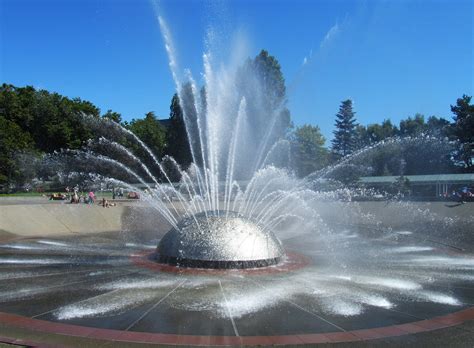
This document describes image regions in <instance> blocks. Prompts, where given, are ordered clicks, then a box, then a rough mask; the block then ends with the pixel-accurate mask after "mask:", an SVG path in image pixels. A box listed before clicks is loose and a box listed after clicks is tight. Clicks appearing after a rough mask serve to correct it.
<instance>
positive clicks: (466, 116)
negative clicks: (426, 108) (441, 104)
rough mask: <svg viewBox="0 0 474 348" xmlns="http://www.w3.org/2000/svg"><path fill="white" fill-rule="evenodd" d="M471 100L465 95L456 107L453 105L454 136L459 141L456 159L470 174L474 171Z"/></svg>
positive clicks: (473, 105)
mask: <svg viewBox="0 0 474 348" xmlns="http://www.w3.org/2000/svg"><path fill="white" fill-rule="evenodd" d="M471 98H472V97H470V96H467V95H463V96H462V98H459V99H458V100H457V101H456V105H454V106H453V105H451V111H452V112H453V113H454V117H453V119H454V126H453V135H454V137H455V139H456V140H458V141H459V147H458V149H457V151H456V154H455V158H456V160H458V161H460V162H461V163H462V164H463V165H464V167H465V169H466V170H467V171H469V172H471V171H473V169H474V104H471Z"/></svg>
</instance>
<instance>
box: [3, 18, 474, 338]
mask: <svg viewBox="0 0 474 348" xmlns="http://www.w3.org/2000/svg"><path fill="white" fill-rule="evenodd" d="M159 24H160V26H161V30H162V33H163V36H164V39H165V44H166V49H167V52H168V55H169V62H170V68H171V71H172V75H173V77H174V80H175V82H176V91H177V94H178V96H179V100H180V103H181V108H182V110H183V118H184V121H185V124H186V131H187V135H188V138H189V143H190V151H191V155H192V159H193V161H192V163H191V164H190V166H189V168H188V169H187V170H183V169H182V168H180V166H179V165H178V164H177V163H176V161H174V159H172V158H165V159H163V160H158V159H157V158H156V156H155V155H154V154H153V152H152V151H151V150H150V149H148V147H146V146H145V144H144V143H143V142H142V141H141V140H140V139H139V138H137V137H136V136H135V135H134V134H133V133H131V132H130V131H128V130H127V129H124V128H122V127H121V126H120V125H118V124H116V123H113V122H108V121H104V120H96V119H91V118H89V117H87V116H86V115H85V116H84V122H88V123H89V124H90V127H92V129H94V130H95V132H96V134H97V139H93V140H91V141H90V143H89V144H88V147H87V149H85V150H84V151H67V152H64V153H62V154H55V155H54V156H51V157H50V158H49V162H48V163H49V165H50V166H54V168H55V170H57V172H61V171H62V169H64V168H66V167H67V166H69V167H70V166H71V163H74V164H75V166H74V168H75V172H73V174H74V175H82V176H87V177H88V178H89V179H90V180H91V181H94V182H100V183H102V182H108V183H112V184H113V185H115V186H121V187H124V188H125V189H129V190H132V191H135V190H137V188H136V186H135V184H133V185H132V184H131V183H130V182H131V181H133V182H135V183H137V182H138V183H139V184H140V185H141V187H142V188H144V189H145V190H146V191H143V193H142V202H144V203H146V205H144V204H142V203H141V202H140V203H137V205H131V206H125V207H124V210H123V215H122V216H123V217H122V220H123V224H124V227H123V230H124V231H123V234H117V233H115V234H103V233H102V234H92V235H88V234H84V235H81V234H73V235H71V236H69V237H64V236H63V237H59V238H43V237H41V238H29V239H23V240H15V241H12V242H9V243H3V244H0V279H2V280H4V281H3V282H2V283H1V284H0V310H1V311H2V312H3V313H2V314H1V315H0V323H3V324H5V325H13V324H15V323H16V324H15V325H19V326H20V327H22V328H24V329H25V328H28V329H32V330H39V331H43V332H47V333H50V334H57V333H59V334H61V335H72V336H75V337H78V336H79V337H87V338H89V339H90V338H93V339H104V338H106V339H110V340H115V341H119V342H142V343H163V344H184V345H191V344H196V345H211V344H212V345H245V344H249V345H255V344H262V345H265V344H303V343H312V344H314V343H320V342H343V341H356V340H361V339H374V338H380V337H386V336H390V335H403V334H411V333H415V332H423V331H427V330H432V329H436V328H442V327H449V326H452V325H456V324H459V323H462V322H464V321H465V320H468V319H472V318H473V317H474V314H473V311H472V309H471V303H473V301H474V287H473V286H472V281H473V280H474V277H473V275H472V271H473V269H474V261H473V259H472V250H470V249H464V248H465V245H468V247H469V245H470V244H465V243H466V240H468V238H469V233H470V229H471V227H472V222H473V218H472V215H469V214H467V213H465V212H464V213H463V214H464V215H463V214H459V215H456V214H455V213H454V212H452V210H451V211H449V212H448V213H444V210H443V213H440V212H438V211H436V209H431V206H430V205H426V204H425V205H423V204H417V203H407V202H397V201H393V202H360V203H357V202H352V201H351V199H350V198H351V197H353V196H354V195H355V192H354V191H351V190H350V189H349V188H347V187H344V185H341V184H339V186H337V188H336V189H335V190H330V189H325V190H322V189H321V190H320V189H318V187H320V186H324V185H325V186H326V187H327V186H328V181H330V177H331V175H330V174H331V173H333V172H334V171H336V170H340V169H341V168H342V167H344V166H348V165H353V164H354V163H356V164H357V163H359V162H360V163H363V162H364V158H365V156H371V154H372V153H373V151H377V149H378V148H381V147H387V146H403V142H410V143H411V144H412V143H413V142H416V141H419V140H415V139H410V140H404V141H400V140H391V141H387V142H385V143H384V144H378V145H375V146H372V147H371V148H367V149H363V150H361V151H359V152H358V153H356V154H354V155H353V156H352V157H350V158H347V159H345V160H343V161H342V162H341V163H339V164H337V165H335V166H332V167H329V168H325V169H323V170H321V171H319V172H316V173H313V174H312V175H310V176H308V177H306V178H304V179H298V178H297V177H296V176H295V175H294V174H293V172H292V170H291V168H289V165H288V164H289V161H288V143H287V142H286V141H285V140H281V136H280V135H281V132H280V130H281V129H280V128H279V125H280V123H281V122H282V120H283V118H284V116H285V109H286V108H285V100H283V99H279V98H269V97H268V96H275V95H276V96H278V91H275V90H271V89H269V87H268V86H267V85H265V84H263V81H262V80H261V79H259V78H258V76H257V77H256V76H255V74H253V73H252V71H246V70H245V69H242V67H241V66H240V65H239V64H229V65H228V66H226V65H222V64H221V62H220V61H218V60H217V59H216V60H214V59H215V57H214V55H213V53H212V52H208V53H206V54H205V55H204V56H203V60H204V88H203V89H201V90H200V89H199V88H198V86H197V84H196V83H195V81H194V80H193V78H192V76H191V74H190V73H189V72H187V73H186V75H187V80H186V81H187V82H186V83H184V84H183V83H182V82H181V79H180V78H179V69H178V65H177V60H176V56H175V50H174V47H173V41H172V40H171V35H170V31H169V30H168V28H167V26H166V23H165V21H164V20H163V18H161V17H160V18H159ZM234 60H235V61H239V62H241V61H242V60H239V59H237V58H235V59H234ZM102 135H104V136H105V137H102ZM118 139H126V140H127V141H128V143H129V144H134V145H135V146H137V147H139V149H140V151H141V154H142V156H143V157H146V160H147V162H146V163H147V164H145V161H144V159H143V158H139V156H138V155H136V153H134V152H133V151H131V150H130V149H129V148H127V147H125V146H124V145H123V143H121V142H120V141H119V140H118ZM423 141H425V143H426V140H423ZM429 141H434V140H429ZM71 155H72V156H71ZM156 172H158V173H159V174H158V175H159V176H158V175H157V174H156ZM172 173H179V175H178V176H179V177H180V183H179V185H176V183H174V182H173V180H172ZM100 209H102V208H100ZM117 209H118V208H117ZM94 212H96V210H94V209H93V208H91V207H84V209H81V210H79V208H78V210H76V213H77V214H92V213H94ZM50 213H51V214H52V215H53V214H56V213H57V212H56V211H55V210H53V209H52V210H51V211H50ZM102 214H106V213H102ZM449 214H451V215H449ZM87 216H92V215H87ZM103 217H107V216H106V215H104V216H103ZM25 219H26V217H25ZM70 220H71V218H70V217H64V216H61V218H58V221H60V222H61V223H62V224H67V223H68V222H70ZM73 220H74V219H73ZM129 220H130V223H129V225H128V226H129V227H128V228H127V227H126V226H125V225H126V223H128V222H129ZM148 220H150V222H149V223H148V225H147V226H150V227H148V228H147V229H146V228H145V227H143V228H142V229H143V230H145V229H146V233H141V232H142V231H141V230H140V228H138V227H137V226H142V225H143V226H145V222H146V221H148ZM84 221H87V219H86V220H84ZM127 229H129V230H131V232H132V233H131V234H127V233H126V232H127V231H126V230H127ZM150 236H152V237H150ZM454 236H456V238H458V239H456V238H455V237H454ZM0 336H1V335H0Z"/></svg>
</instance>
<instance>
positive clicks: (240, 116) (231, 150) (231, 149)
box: [224, 97, 247, 217]
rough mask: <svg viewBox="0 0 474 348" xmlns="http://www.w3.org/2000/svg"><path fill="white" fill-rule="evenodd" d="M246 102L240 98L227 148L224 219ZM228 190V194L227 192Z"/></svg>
mask: <svg viewBox="0 0 474 348" xmlns="http://www.w3.org/2000/svg"><path fill="white" fill-rule="evenodd" d="M246 108H247V102H246V100H245V97H242V99H241V101H240V105H239V111H238V114H237V119H236V121H235V129H234V131H233V134H232V139H231V142H230V147H229V156H228V159H227V174H226V180H225V183H226V185H225V193H224V202H225V203H224V209H225V210H226V217H227V216H228V211H229V206H230V198H231V195H232V182H233V175H234V164H235V156H236V148H237V139H238V138H239V136H240V128H241V123H242V122H243V120H244V119H245V117H247V116H246V115H247V113H246ZM229 189H230V192H229Z"/></svg>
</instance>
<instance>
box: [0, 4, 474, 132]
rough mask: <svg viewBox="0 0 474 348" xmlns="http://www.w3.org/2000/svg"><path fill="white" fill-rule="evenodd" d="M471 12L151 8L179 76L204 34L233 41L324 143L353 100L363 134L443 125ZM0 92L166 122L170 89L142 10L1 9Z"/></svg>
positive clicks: (466, 89) (365, 7)
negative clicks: (416, 124)
mask: <svg viewBox="0 0 474 348" xmlns="http://www.w3.org/2000/svg"><path fill="white" fill-rule="evenodd" d="M473 7H474V5H473V2H472V1H470V0H452V1H450V0H444V1H441V0H411V1H404V0H391V1H382V0H379V1H368V0H353V1H352V0H351V1H350V0H345V1H343V0H326V1H318V0H306V1H304V0H296V1H290V0H275V1H270V0H234V1H222V0H221V1H198V0H186V1H185V0H169V1H164V0H163V1H159V3H158V12H159V14H160V15H162V16H163V17H164V18H165V19H166V21H167V23H168V26H169V28H170V30H171V32H172V35H173V38H174V40H175V42H176V48H177V52H178V58H179V61H180V66H181V67H183V68H190V69H191V70H192V71H193V74H194V75H195V76H197V77H199V76H200V73H201V72H202V53H203V51H204V47H205V44H204V38H205V34H206V31H207V30H208V29H209V28H210V27H212V28H214V30H215V31H216V32H218V34H219V35H220V36H221V37H222V38H223V41H226V40H227V39H228V38H230V37H232V33H233V32H238V33H241V34H242V35H244V36H245V37H246V38H247V43H248V47H249V53H250V54H251V55H252V56H254V55H256V54H257V53H258V52H259V51H260V49H262V48H264V49H267V50H268V51H269V52H270V54H272V55H274V56H276V57H277V59H278V60H279V61H280V64H281V66H282V70H283V73H284V76H285V78H286V82H287V87H288V99H289V107H290V111H291V113H292V118H293V121H294V123H295V124H296V125H301V124H304V123H311V124H317V125H319V126H320V127H321V129H322V131H323V134H324V135H325V136H326V137H327V138H331V136H332V130H333V123H334V115H335V113H336V112H337V110H338V107H339V104H340V102H341V101H342V100H344V99H347V98H352V99H353V101H354V107H355V111H356V113H357V114H356V116H357V119H358V121H359V122H360V123H362V124H369V123H375V122H381V121H382V120H383V119H385V118H390V119H391V120H392V121H394V122H398V121H399V120H400V119H402V118H406V117H408V116H412V115H414V114H415V113H422V114H425V115H426V116H429V115H437V116H442V117H445V118H451V112H450V104H454V103H455V101H456V98H458V97H460V96H461V95H462V94H468V95H472V94H473V80H474V76H473V74H474V72H473V70H474V69H473V61H474V59H473V53H472V50H473V46H474V42H473V36H474V33H473V32H474V29H473V28H474V26H473V17H474V13H473V11H474V9H473ZM0 28H1V30H0V34H1V37H0V46H1V56H0V59H1V60H0V81H1V82H7V83H12V84H14V85H18V86H24V85H33V86H35V87H38V88H44V89H47V90H50V91H56V92H58V93H61V94H64V95H67V96H69V97H81V98H82V99H85V100H90V101H91V102H93V103H94V104H96V105H98V106H99V107H100V108H101V110H102V111H103V112H105V111H106V110H107V109H113V110H114V111H117V112H120V113H121V114H122V115H123V117H124V119H126V120H129V119H131V118H134V117H135V118H138V117H142V116H143V115H144V114H145V113H146V112H148V111H151V110H153V111H155V112H156V113H157V115H159V116H160V117H161V118H166V117H168V114H169V104H170V100H171V96H172V94H173V93H174V84H173V81H172V79H171V74H170V72H169V68H168V61H167V56H166V52H165V49H164V46H163V40H162V37H161V34H160V31H159V25H158V23H157V20H156V14H155V11H154V7H153V6H152V3H151V2H150V1H148V0H95V1H94V0H0Z"/></svg>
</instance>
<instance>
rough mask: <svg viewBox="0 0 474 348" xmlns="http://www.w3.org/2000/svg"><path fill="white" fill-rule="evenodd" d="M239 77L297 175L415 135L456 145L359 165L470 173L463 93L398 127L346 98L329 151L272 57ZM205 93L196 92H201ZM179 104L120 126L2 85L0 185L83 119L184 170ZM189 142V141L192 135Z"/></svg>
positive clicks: (86, 108) (69, 103)
mask: <svg viewBox="0 0 474 348" xmlns="http://www.w3.org/2000/svg"><path fill="white" fill-rule="evenodd" d="M239 76H241V78H240V80H238V81H237V88H239V91H240V93H241V94H242V95H243V96H245V98H246V100H247V110H248V114H249V115H250V117H252V118H253V120H252V122H253V124H252V127H251V130H252V132H254V133H255V134H254V137H258V136H260V134H261V132H262V131H263V130H264V129H265V128H266V127H268V126H267V123H268V119H269V117H270V113H271V112H275V110H277V113H278V115H277V116H278V117H276V122H275V129H276V131H275V132H274V135H273V136H274V137H275V140H276V139H278V138H284V139H286V140H288V143H289V144H290V150H291V167H292V168H293V169H294V170H295V172H296V174H297V175H298V176H301V177H303V176H306V175H308V174H309V173H312V172H314V171H317V170H320V169H322V168H324V167H326V166H328V165H330V164H333V163H337V162H338V161H341V159H344V158H347V157H349V156H353V154H354V153H357V151H359V150H360V149H362V148H367V147H371V146H373V145H375V144H378V143H380V142H381V141H384V140H386V139H393V138H394V137H398V138H400V139H404V138H409V137H411V138H413V137H420V136H425V137H426V136H430V137H432V138H436V139H447V140H449V141H451V142H452V143H454V144H455V145H454V148H450V149H449V150H446V149H444V148H443V149H440V148H434V150H433V148H432V147H430V148H427V147H426V146H421V148H420V147H419V146H418V145H416V144H415V143H413V144H412V143H410V145H408V146H404V147H402V148H400V147H392V148H382V149H380V150H378V151H376V152H374V154H372V155H371V156H370V157H369V159H368V160H367V159H365V160H364V161H365V162H366V163H365V164H366V166H369V167H370V168H371V170H372V175H399V173H400V170H401V169H400V166H401V164H400V163H403V170H404V172H405V174H429V173H440V172H446V173H452V172H473V171H474V163H473V151H474V105H473V104H471V97H469V96H466V95H464V96H462V97H461V98H459V99H458V100H457V101H456V103H455V104H454V105H452V106H451V110H452V112H453V119H452V121H448V120H446V119H443V118H441V117H436V116H430V117H428V118H427V119H425V117H424V116H423V115H420V114H416V115H415V116H413V117H408V118H407V119H404V120H402V121H400V123H399V124H398V125H394V124H392V122H391V121H390V120H384V121H383V122H381V123H380V124H378V123H377V124H370V125H367V126H364V125H361V124H359V123H358V122H357V120H356V116H355V115H356V113H355V111H354V110H353V105H352V101H351V100H344V101H342V102H341V105H340V108H339V111H338V112H337V114H336V117H335V130H334V138H333V139H332V142H331V146H327V145H326V139H325V138H324V136H323V135H322V134H321V131H320V128H319V127H318V126H317V125H309V124H306V125H302V126H298V127H294V126H293V124H292V122H291V115H290V112H289V110H288V109H287V107H286V88H285V80H284V77H283V74H282V72H281V68H280V65H279V63H278V61H277V59H276V58H275V57H273V56H271V55H269V54H268V52H267V51H265V50H262V51H261V52H260V53H259V54H258V55H257V56H256V57H255V58H254V59H250V58H249V59H248V60H247V61H246V62H245V63H244V64H243V66H242V67H241V74H240V75H239ZM251 78H259V79H260V80H261V81H265V82H264V84H263V86H257V85H256V84H255V83H252V81H249V79H251ZM204 92H205V91H204V90H201V93H202V94H205V93H204ZM190 93H191V90H190V86H189V85H185V86H184V87H183V91H182V93H181V95H182V96H187V97H188V98H186V100H188V102H189V101H191V102H192V100H193V99H192V96H190ZM256 98H258V100H257V99H256ZM184 99H185V98H183V101H184ZM262 105H263V107H262ZM182 107H183V108H184V109H185V110H184V111H185V113H187V114H188V115H189V114H190V113H192V112H190V110H187V109H186V108H189V107H190V105H187V104H186V103H180V99H179V96H178V95H177V94H175V95H174V96H173V97H172V99H171V105H170V115H169V119H168V120H167V121H163V120H159V119H158V117H157V116H156V115H155V114H154V113H153V112H148V113H147V114H146V115H144V117H143V118H134V119H132V120H131V121H124V120H123V119H122V115H121V114H120V113H117V112H114V111H112V110H107V111H106V112H105V113H101V110H100V109H99V108H98V107H97V106H95V105H94V104H92V103H91V102H89V101H85V100H82V99H80V98H68V97H65V96H62V95H60V94H58V93H54V92H48V91H46V90H37V89H35V88H34V87H31V86H26V87H16V86H13V85H10V84H5V83H4V84H3V85H2V86H1V87H0V187H1V188H3V190H7V191H8V190H10V189H14V188H17V187H21V186H22V185H23V184H25V183H26V182H27V181H28V180H30V179H31V177H32V176H34V175H35V174H36V175H39V174H40V173H33V174H32V173H28V170H25V167H26V168H27V169H28V167H30V169H31V168H32V166H31V165H30V166H28V163H26V166H25V163H24V162H25V158H27V160H26V161H27V162H28V161H31V159H32V158H33V159H34V158H41V156H43V155H44V154H48V153H52V152H54V151H58V150H60V149H80V148H81V147H82V146H83V145H84V144H85V143H87V141H88V139H90V138H92V137H94V134H93V133H94V130H93V129H91V127H89V126H88V125H87V123H85V122H83V115H88V117H92V118H96V119H98V120H99V119H108V120H111V121H113V122H116V123H119V124H120V125H122V126H123V127H124V128H126V129H128V130H130V131H132V132H133V133H134V134H136V135H137V136H138V137H139V138H140V139H141V140H142V141H143V142H144V143H145V144H146V145H147V146H148V147H149V148H150V149H151V150H152V151H153V153H154V154H155V155H156V156H157V157H158V158H161V157H163V156H166V155H168V156H172V157H173V158H175V159H176V161H177V162H178V164H179V165H181V167H183V168H186V167H187V166H188V165H189V164H190V163H191V161H192V155H191V153H192V150H194V151H200V150H201V149H200V148H199V144H198V143H197V142H195V141H194V143H190V142H189V141H188V135H189V134H188V133H189V132H191V133H192V132H194V131H195V130H193V124H192V123H190V125H191V127H190V129H188V131H186V128H185V124H184V114H185V113H183V110H182ZM259 108H260V109H259ZM261 110H268V112H262V111H261ZM188 126H189V124H188ZM191 135H192V134H191ZM191 139H195V137H192V136H191ZM127 145H128V146H129V147H131V148H132V150H133V152H134V153H136V154H137V155H138V156H139V155H140V151H143V150H142V149H140V148H139V147H138V146H136V145H133V144H127ZM410 146H411V147H410ZM415 146H418V148H415ZM25 155H27V156H26V157H25ZM367 161H368V162H370V163H368V162H367ZM198 165H199V163H198Z"/></svg>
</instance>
